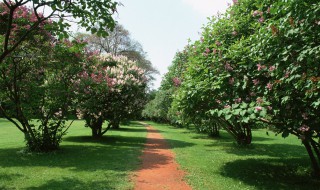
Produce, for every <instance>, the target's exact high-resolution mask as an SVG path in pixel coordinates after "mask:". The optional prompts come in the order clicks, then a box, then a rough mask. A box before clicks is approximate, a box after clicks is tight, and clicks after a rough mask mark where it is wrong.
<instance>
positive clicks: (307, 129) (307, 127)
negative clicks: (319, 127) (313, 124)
mask: <svg viewBox="0 0 320 190" xmlns="http://www.w3.org/2000/svg"><path fill="white" fill-rule="evenodd" d="M298 130H299V131H301V132H302V133H304V132H308V131H309V130H310V127H309V126H307V125H305V124H303V125H302V126H301V127H300V128H299V129H298Z"/></svg>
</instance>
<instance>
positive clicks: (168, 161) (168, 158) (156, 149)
mask: <svg viewBox="0 0 320 190" xmlns="http://www.w3.org/2000/svg"><path fill="white" fill-rule="evenodd" d="M142 124H144V125H145V127H146V128H147V131H148V134H147V141H146V144H145V147H144V150H143V154H142V156H141V161H142V164H141V167H140V169H139V170H138V171H137V172H136V173H135V175H134V176H133V181H135V188H134V189H135V190H151V189H156V190H177V189H181V190H191V188H190V186H189V185H187V184H186V182H185V181H183V178H184V175H185V172H184V171H182V170H180V169H179V168H180V166H179V165H178V164H177V162H176V161H175V155H174V153H173V152H172V151H171V150H170V147H169V145H168V143H167V142H166V140H165V139H164V138H163V137H162V135H161V134H160V133H159V132H158V131H157V130H155V129H154V128H153V127H152V126H150V125H148V124H145V123H142Z"/></svg>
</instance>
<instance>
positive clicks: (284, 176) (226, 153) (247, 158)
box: [149, 122, 320, 190]
mask: <svg viewBox="0 0 320 190" xmlns="http://www.w3.org/2000/svg"><path fill="white" fill-rule="evenodd" d="M149 123H150V124H152V126H154V127H156V128H157V129H159V130H160V132H161V133H162V134H163V136H164V137H165V138H166V139H167V140H168V141H169V143H170V145H171V147H172V150H173V151H174V152H175V154H176V158H177V161H178V163H179V164H180V165H181V168H182V169H183V170H185V171H186V172H187V176H186V181H187V182H188V183H189V184H191V185H192V187H193V188H194V189H195V190H199V189H201V190H211V189H219V190H225V189H230V190H231V189H232V190H233V189H239V190H240V189H241V190H242V189H319V187H320V183H319V181H316V180H314V179H311V178H310V161H309V157H308V156H307V153H306V150H305V149H304V147H303V146H302V145H301V143H300V142H299V140H298V139H297V138H296V137H294V136H289V137H288V138H286V139H283V138H282V137H281V136H275V134H274V133H271V132H269V134H270V135H269V136H268V135H266V131H265V130H255V131H253V144H252V145H251V146H249V147H247V148H244V147H239V146H238V145H236V144H235V143H234V142H233V139H232V138H231V137H230V136H229V135H228V134H227V133H226V132H224V131H222V132H221V137H220V138H217V139H212V138H208V137H207V135H205V134H197V133H195V132H194V131H193V130H188V129H178V128H174V127H171V126H168V125H162V124H156V123H151V122H149Z"/></svg>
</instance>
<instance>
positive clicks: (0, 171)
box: [0, 119, 146, 190]
mask: <svg viewBox="0 0 320 190" xmlns="http://www.w3.org/2000/svg"><path fill="white" fill-rule="evenodd" d="M83 126H84V122H83V121H80V120H77V121H75V122H74V123H73V124H72V126H71V128H70V129H69V131H68V134H67V135H66V136H65V137H64V138H63V142H62V143H61V146H60V150H58V151H56V152H52V153H46V154H39V153H27V152H25V151H24V147H25V143H24V141H23V134H22V133H21V132H20V131H18V129H17V128H15V127H14V126H13V125H12V124H11V123H9V122H7V121H6V120H4V119H0V189H5V190H7V189H26V190H36V189H46V190H47V189H49V190H50V189H52V190H54V189H59V190H61V189H66V190H78V189H84V190H87V189H90V190H91V189H99V190H100V189H108V190H109V189H119V190H125V189H131V188H132V187H133V183H132V182H131V181H130V175H131V174H132V172H133V171H134V170H136V169H137V167H138V166H139V162H140V161H139V156H140V154H141V151H142V148H143V144H144V142H145V137H146V130H145V127H143V126H142V125H140V124H138V123H134V122H132V123H131V124H130V125H126V126H121V129H119V130H116V131H115V130H111V131H109V132H108V133H106V134H105V136H104V137H103V138H102V139H99V140H94V139H92V138H91V137H90V134H91V131H90V130H89V129H88V128H85V127H83Z"/></svg>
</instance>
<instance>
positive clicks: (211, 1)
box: [182, 0, 232, 17]
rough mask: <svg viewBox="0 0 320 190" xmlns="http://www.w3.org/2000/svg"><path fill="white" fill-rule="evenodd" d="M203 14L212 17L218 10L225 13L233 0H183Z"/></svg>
mask: <svg viewBox="0 0 320 190" xmlns="http://www.w3.org/2000/svg"><path fill="white" fill-rule="evenodd" d="M182 2H183V3H186V4H187V5H189V6H191V7H192V8H193V9H194V11H196V12H198V13H199V14H201V15H202V16H205V17H210V16H213V15H216V14H217V13H218V12H220V13H223V12H224V11H225V10H226V9H227V7H228V3H231V2H232V0H182Z"/></svg>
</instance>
